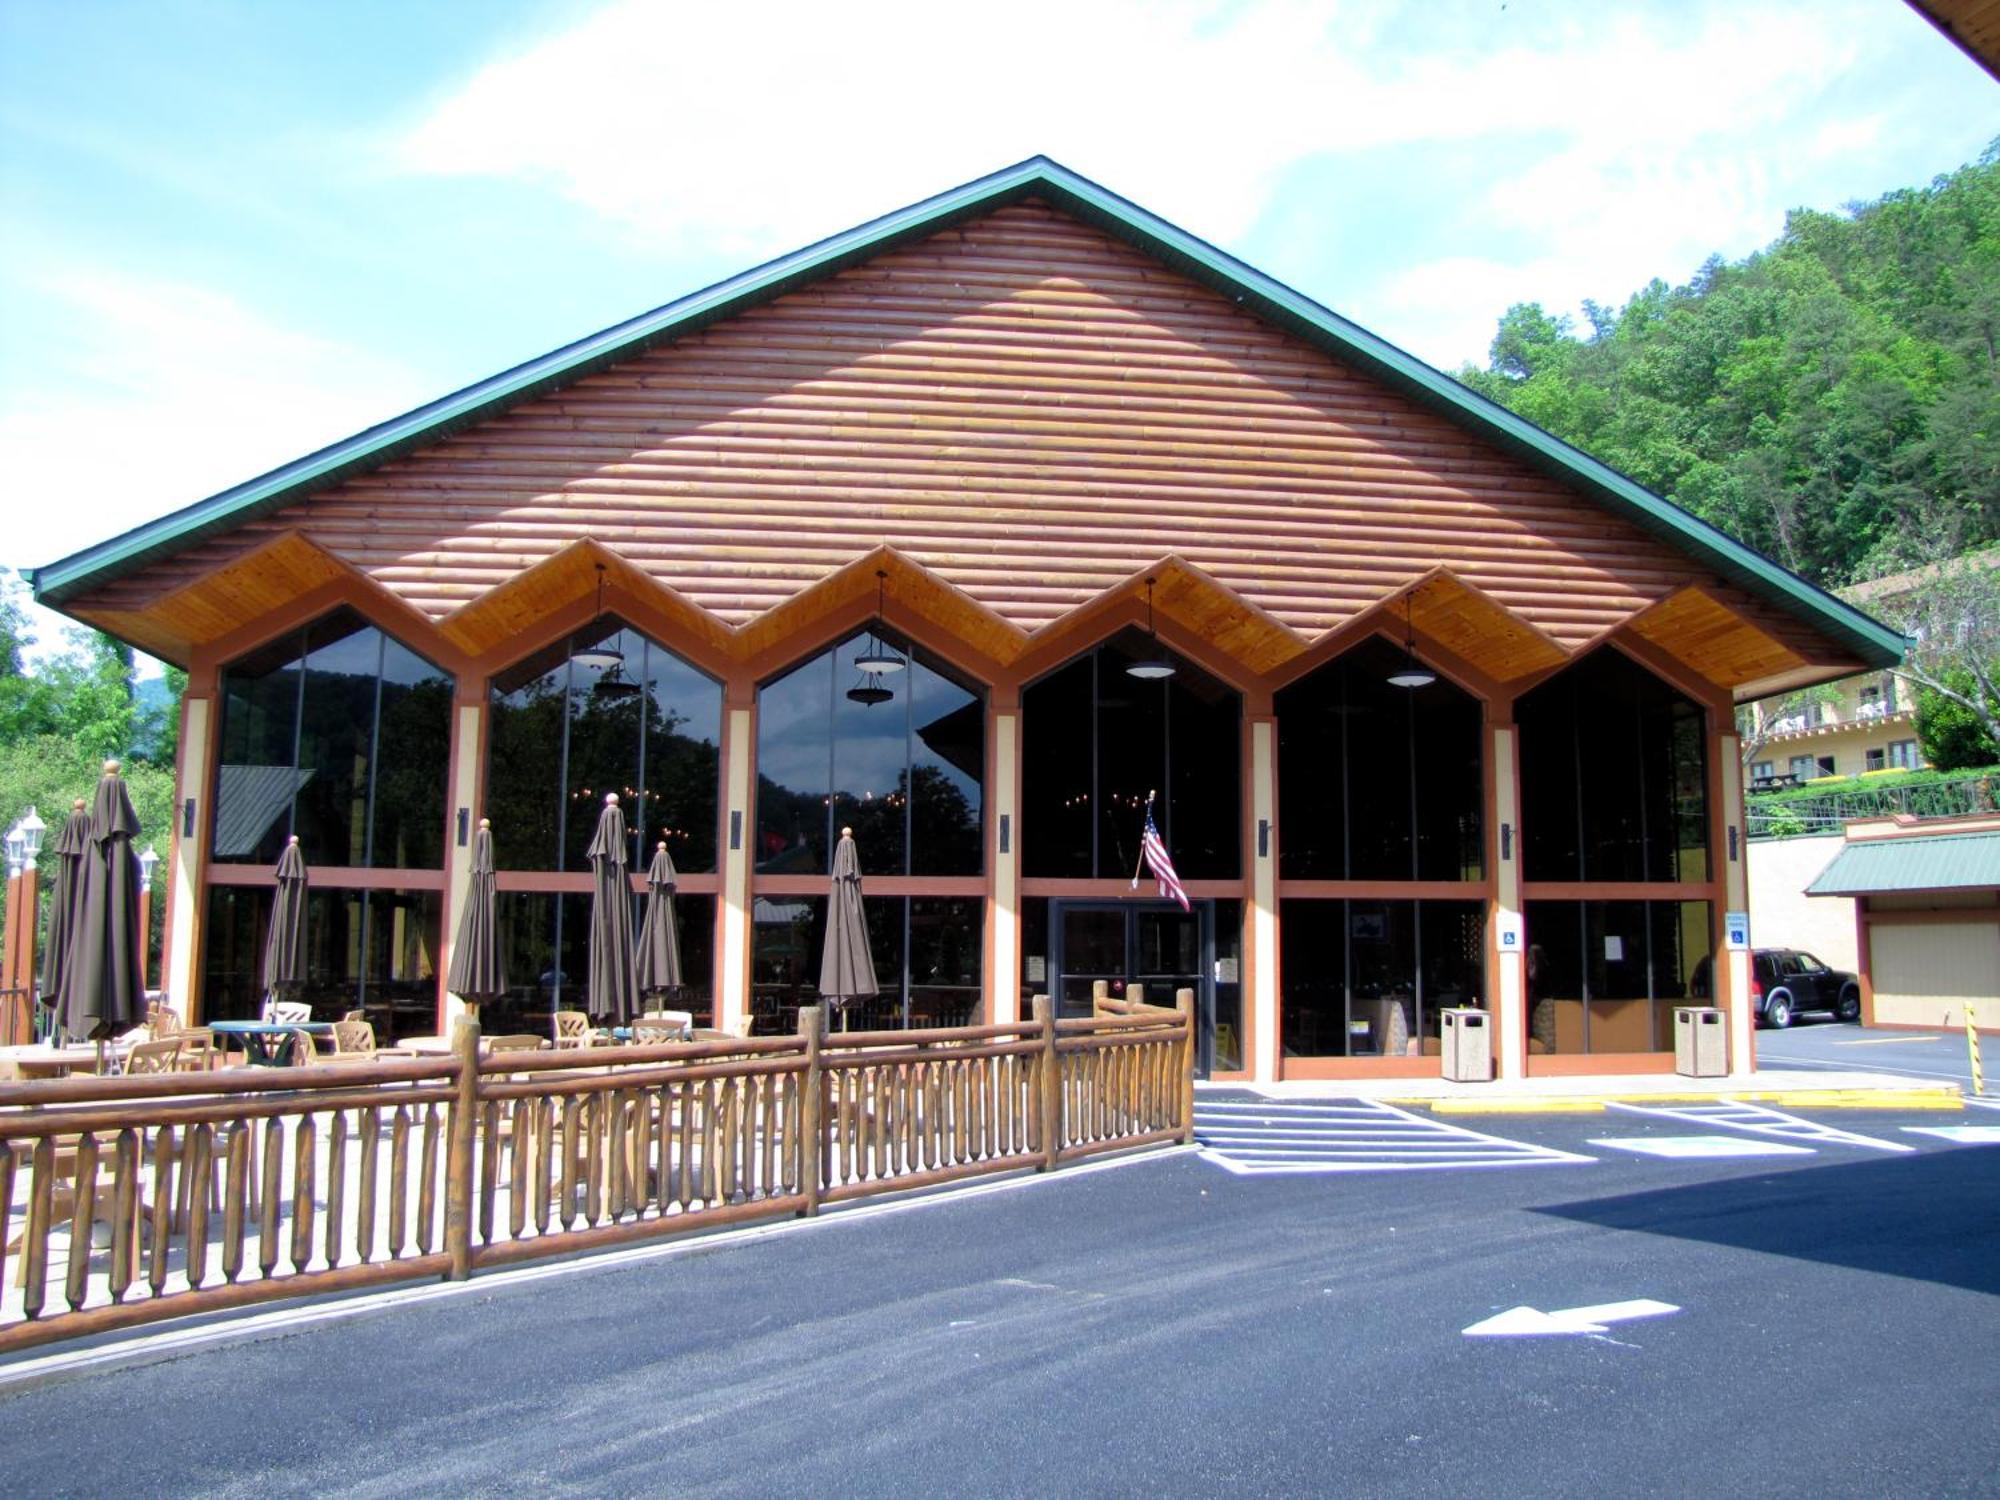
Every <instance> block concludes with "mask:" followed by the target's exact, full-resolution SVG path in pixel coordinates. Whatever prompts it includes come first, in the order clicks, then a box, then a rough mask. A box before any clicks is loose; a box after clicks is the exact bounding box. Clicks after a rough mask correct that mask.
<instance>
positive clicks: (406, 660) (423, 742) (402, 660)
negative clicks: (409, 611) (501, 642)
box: [369, 638, 452, 870]
mask: <svg viewBox="0 0 2000 1500" xmlns="http://www.w3.org/2000/svg"><path fill="white" fill-rule="evenodd" d="M451 692H452V681H451V679H450V678H449V677H447V676H446V675H445V674H444V673H442V672H440V671H439V670H438V669H437V668H436V667H434V666H432V665H431V664H430V663H429V662H427V661H425V660H424V659H423V658H422V657H421V656H418V655H417V654H416V652H414V651H412V650H410V649H409V648H408V647H406V646H404V645H402V644H401V643H400V642H398V641H394V640H390V639H387V638H385V639H384V640H383V642H382V698H381V720H380V724H381V727H380V729H379V730H378V732H377V738H376V755H375V824H374V839H373V843H372V845H371V850H370V858H369V863H370V864H374V865H385V866H389V867H391V868H396V869H406V870H434V869H438V868H440V867H441V866H442V865H443V864H444V832H445V807H444V803H445V780H446V778H445V775H444V773H443V768H444V767H446V766H447V765H448V764H449V763H450V755H451Z"/></svg>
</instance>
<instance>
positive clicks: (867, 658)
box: [847, 568, 909, 708]
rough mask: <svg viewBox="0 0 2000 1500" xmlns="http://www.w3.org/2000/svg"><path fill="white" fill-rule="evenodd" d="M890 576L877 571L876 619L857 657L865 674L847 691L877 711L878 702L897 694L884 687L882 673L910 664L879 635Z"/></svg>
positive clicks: (865, 705)
mask: <svg viewBox="0 0 2000 1500" xmlns="http://www.w3.org/2000/svg"><path fill="white" fill-rule="evenodd" d="M888 577H889V575H888V574H887V573H885V572H884V571H883V570H882V569H880V568H877V569H876V570H875V618H874V620H873V621H872V622H870V624H869V627H868V644H867V646H866V647H864V648H863V649H862V650H861V651H860V652H859V653H858V654H857V655H856V656H855V658H854V665H855V666H856V667H858V668H859V669H860V671H861V675H860V676H859V677H857V678H856V679H855V681H854V686H853V687H851V688H849V689H848V690H847V696H848V699H849V700H850V701H851V702H854V703H859V704H860V705H861V706H862V707H863V708H873V707H874V706H875V705H876V704H878V703H887V702H888V701H889V700H890V699H891V698H893V697H895V696H896V695H895V693H893V692H891V691H890V690H889V689H888V688H886V687H884V686H882V674H883V673H885V672H900V671H902V670H903V668H905V667H907V666H908V665H909V663H908V662H907V661H905V660H904V659H903V658H902V657H900V656H898V655H897V654H896V653H895V652H894V651H891V650H890V649H889V647H888V646H887V645H886V644H885V643H884V642H883V640H882V637H881V636H880V635H879V634H877V630H878V629H879V627H880V625H881V622H882V600H883V587H884V583H885V581H886V580H887V579H888Z"/></svg>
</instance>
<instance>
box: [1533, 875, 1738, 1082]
mask: <svg viewBox="0 0 2000 1500" xmlns="http://www.w3.org/2000/svg"><path fill="white" fill-rule="evenodd" d="M1526 916H1527V935H1528V954H1527V963H1526V978H1527V990H1528V993H1527V1002H1528V1036H1529V1041H1528V1050H1529V1052H1531V1053H1544V1052H1664V1051H1666V1050H1668V1049H1670V1048H1671V1047H1672V1046H1673V1044H1674V1039H1673V1008H1674V1006H1675V1005H1686V1004H1693V1003H1703V997H1701V996H1699V995H1696V994H1695V991H1696V990H1697V989H1698V988H1701V987H1702V986H1700V985H1698V984H1697V983H1696V973H1697V970H1698V969H1699V968H1700V966H1701V965H1702V964H1703V963H1704V962H1706V961H1707V959H1708V954H1709V946H1710V933H1711V925H1710V924H1711V922H1712V920H1713V916H1714V913H1713V912H1712V910H1711V908H1710V906H1709V903H1708V902H1706V901H1530V902H1528V904H1527V912H1526Z"/></svg>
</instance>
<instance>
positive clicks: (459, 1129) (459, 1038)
mask: <svg viewBox="0 0 2000 1500" xmlns="http://www.w3.org/2000/svg"><path fill="white" fill-rule="evenodd" d="M451 1055H452V1061H453V1062H454V1063H455V1064H456V1066H457V1068H458V1075H457V1078H456V1079H455V1080H454V1081H455V1084H456V1088H457V1092H456V1094H455V1096H454V1097H453V1099H452V1103H451V1137H450V1140H449V1143H448V1145H447V1146H446V1148H445V1163H444V1173H445V1185H444V1247H445V1252H446V1253H447V1254H448V1255H450V1256H451V1270H450V1271H449V1272H447V1273H446V1274H447V1275H448V1276H449V1278H450V1279H451V1280H453V1281H464V1280H465V1279H466V1278H467V1277H468V1276H470V1275H471V1274H472V1147H473V1141H474V1139H475V1134H476V1131H477V1129H478V1120H479V1023H478V1022H477V1021H474V1020H472V1019H470V1018H469V1017H466V1016H460V1017H459V1018H458V1025H457V1028H456V1029H455V1030H454V1031H453V1032H452V1037H451Z"/></svg>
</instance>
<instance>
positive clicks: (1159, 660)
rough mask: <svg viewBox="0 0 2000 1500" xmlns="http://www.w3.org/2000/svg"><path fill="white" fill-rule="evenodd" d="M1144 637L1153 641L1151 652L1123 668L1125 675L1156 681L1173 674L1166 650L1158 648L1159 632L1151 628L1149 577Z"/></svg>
mask: <svg viewBox="0 0 2000 1500" xmlns="http://www.w3.org/2000/svg"><path fill="white" fill-rule="evenodd" d="M1146 638H1147V639H1148V640H1149V641H1151V642H1152V643H1153V650H1152V653H1151V654H1150V655H1148V656H1147V657H1145V658H1144V659H1143V660H1141V661H1135V662H1133V663H1132V664H1131V665H1130V666H1128V667H1127V668H1126V669H1125V675H1126V676H1128V677H1138V678H1142V679H1144V680H1145V681H1147V682H1156V681H1158V680H1159V679H1160V678H1163V677H1171V676H1173V675H1174V664H1173V662H1172V660H1171V659H1169V657H1168V656H1167V654H1166V652H1164V651H1162V650H1161V649H1160V637H1159V633H1158V632H1157V631H1155V630H1154V629H1153V580H1152V579H1151V578H1148V579H1147V580H1146Z"/></svg>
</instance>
